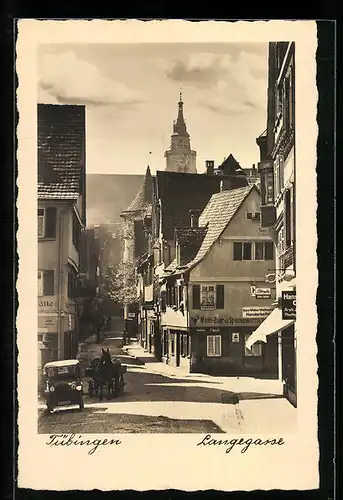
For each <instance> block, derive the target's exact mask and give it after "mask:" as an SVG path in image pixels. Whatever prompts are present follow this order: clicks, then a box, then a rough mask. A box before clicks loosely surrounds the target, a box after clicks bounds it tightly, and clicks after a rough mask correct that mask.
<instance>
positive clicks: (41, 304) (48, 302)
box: [38, 297, 56, 311]
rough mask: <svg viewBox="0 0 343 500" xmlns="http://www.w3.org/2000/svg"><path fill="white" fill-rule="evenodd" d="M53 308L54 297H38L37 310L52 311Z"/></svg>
mask: <svg viewBox="0 0 343 500" xmlns="http://www.w3.org/2000/svg"><path fill="white" fill-rule="evenodd" d="M54 309H56V300H55V298H50V297H39V299H38V311H53V310H54Z"/></svg>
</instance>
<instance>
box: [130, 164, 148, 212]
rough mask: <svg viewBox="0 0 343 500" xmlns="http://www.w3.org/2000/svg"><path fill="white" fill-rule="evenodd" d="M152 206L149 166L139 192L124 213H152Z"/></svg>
mask: <svg viewBox="0 0 343 500" xmlns="http://www.w3.org/2000/svg"><path fill="white" fill-rule="evenodd" d="M151 204H152V176H151V172H150V167H149V165H148V167H147V169H146V173H145V177H144V180H143V182H142V185H141V187H140V189H139V191H138V192H137V194H136V196H135V197H134V199H133V200H132V202H131V203H130V204H129V206H128V207H127V208H126V209H125V210H123V213H126V212H140V211H145V210H148V211H150V212H151Z"/></svg>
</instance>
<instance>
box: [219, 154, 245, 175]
mask: <svg viewBox="0 0 343 500" xmlns="http://www.w3.org/2000/svg"><path fill="white" fill-rule="evenodd" d="M218 170H220V171H221V172H222V173H223V174H225V175H232V174H244V171H243V169H242V167H241V166H240V164H239V163H238V161H237V160H236V158H235V157H234V156H233V155H232V154H231V153H230V154H229V156H228V157H227V158H225V160H224V161H223V163H221V165H219V167H218Z"/></svg>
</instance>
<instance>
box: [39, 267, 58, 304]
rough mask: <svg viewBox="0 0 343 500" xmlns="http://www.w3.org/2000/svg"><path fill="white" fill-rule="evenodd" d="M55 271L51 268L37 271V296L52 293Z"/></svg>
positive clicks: (53, 290)
mask: <svg viewBox="0 0 343 500" xmlns="http://www.w3.org/2000/svg"><path fill="white" fill-rule="evenodd" d="M54 280H55V272H54V271H53V270H44V271H38V297H43V296H45V295H54V292H55V286H54V285H55V283H54Z"/></svg>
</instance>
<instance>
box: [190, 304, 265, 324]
mask: <svg viewBox="0 0 343 500" xmlns="http://www.w3.org/2000/svg"><path fill="white" fill-rule="evenodd" d="M271 309H272V308H271ZM269 312H270V311H269ZM267 316H268V315H267ZM264 317H265V316H264ZM191 322H192V323H193V325H196V326H202V325H213V324H214V325H222V326H225V325H237V326H244V325H259V324H260V323H261V318H260V317H242V318H237V317H232V316H227V317H224V318H218V317H217V316H214V317H213V316H212V317H208V316H193V317H191Z"/></svg>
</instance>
